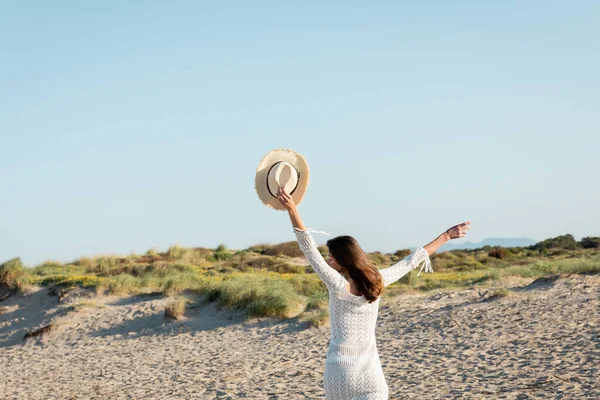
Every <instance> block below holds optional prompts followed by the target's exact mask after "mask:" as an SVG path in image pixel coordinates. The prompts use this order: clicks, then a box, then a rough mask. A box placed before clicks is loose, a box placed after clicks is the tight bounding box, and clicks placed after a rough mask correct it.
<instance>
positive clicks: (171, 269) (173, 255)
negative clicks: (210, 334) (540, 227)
mask: <svg viewBox="0 0 600 400" xmlns="http://www.w3.org/2000/svg"><path fill="white" fill-rule="evenodd" d="M407 253H408V251H407V250H398V251H397V252H395V253H390V254H384V253H380V252H373V253H369V258H370V259H371V260H372V261H373V263H374V265H376V267H378V268H385V267H388V266H391V265H393V264H394V263H395V262H397V261H399V260H401V259H402V257H405V256H406V255H407ZM299 255H301V253H299V248H298V247H297V243H294V242H286V243H282V244H280V245H256V246H252V247H250V248H248V249H244V250H238V251H234V250H229V249H228V248H227V247H226V246H225V245H219V246H218V247H217V248H215V249H208V248H185V247H181V246H171V247H169V248H168V249H167V251H165V252H158V251H156V250H155V249H152V250H149V251H148V252H146V253H145V254H144V255H136V254H130V255H127V256H119V255H99V256H95V257H82V258H79V259H77V260H74V261H73V262H71V263H60V262H58V261H47V262H44V263H42V264H40V265H37V266H35V267H33V268H28V267H25V266H24V265H23V264H22V262H21V260H20V259H18V258H15V259H12V260H8V261H6V262H4V263H3V264H1V265H0V284H1V285H4V286H5V287H8V288H9V289H11V290H16V291H19V290H23V288H25V287H27V286H30V285H38V286H52V287H54V288H63V289H68V288H73V287H82V288H90V289H93V290H95V291H96V292H97V293H99V294H111V295H120V296H124V295H135V294H144V293H162V294H163V295H164V296H166V297H172V298H173V303H177V304H179V303H180V302H181V300H180V298H179V296H181V295H182V294H185V293H193V294H197V295H202V296H204V297H205V298H206V299H207V300H208V301H213V302H217V303H218V304H219V305H221V306H224V307H228V308H232V309H238V310H242V311H245V312H246V313H247V315H248V316H250V317H265V316H266V317H279V318H286V317H290V316H293V315H297V314H298V310H303V311H304V312H305V313H307V315H308V314H310V316H311V318H313V317H314V318H317V319H324V316H323V315H324V313H325V312H326V311H327V303H328V293H327V290H326V288H325V286H324V285H323V283H322V282H321V281H320V279H319V278H318V277H317V275H316V274H315V273H314V272H312V269H311V268H310V266H309V265H308V263H307V262H306V260H305V259H304V258H301V257H300V256H299ZM431 259H432V265H433V269H434V271H435V273H434V274H428V273H422V274H421V275H420V276H417V272H416V271H412V272H410V273H409V274H407V275H406V276H404V277H403V278H402V279H400V280H399V281H398V282H396V283H395V284H393V285H391V286H390V287H388V288H386V290H385V293H389V294H390V295H392V294H399V293H405V292H412V291H431V290H437V289H452V288H462V287H471V286H486V285H490V286H494V285H495V286H498V285H499V284H501V283H502V282H503V281H504V280H507V278H510V277H518V278H532V279H535V278H539V277H544V276H548V275H555V274H598V273H600V249H597V248H595V249H582V248H577V249H554V250H553V249H543V251H542V250H539V251H538V250H533V249H531V248H510V249H504V248H502V249H499V248H491V249H479V250H471V251H457V250H455V251H451V252H445V253H440V254H434V255H433V256H432V257H431ZM498 297H499V296H498ZM318 315H320V316H318ZM317 325H318V324H317Z"/></svg>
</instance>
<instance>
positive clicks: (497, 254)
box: [488, 247, 511, 260]
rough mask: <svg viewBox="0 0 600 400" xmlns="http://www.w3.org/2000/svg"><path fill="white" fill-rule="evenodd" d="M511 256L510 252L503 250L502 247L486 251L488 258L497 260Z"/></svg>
mask: <svg viewBox="0 0 600 400" xmlns="http://www.w3.org/2000/svg"><path fill="white" fill-rule="evenodd" d="M510 255H511V253H510V250H508V249H505V248H503V247H494V248H493V249H490V250H489V251H488V256H489V257H494V258H497V259H499V260H504V259H506V258H508V257H509V256H510Z"/></svg>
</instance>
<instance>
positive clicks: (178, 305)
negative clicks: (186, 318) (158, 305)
mask: <svg viewBox="0 0 600 400" xmlns="http://www.w3.org/2000/svg"><path fill="white" fill-rule="evenodd" d="M188 302H189V300H188V299H186V298H184V297H180V298H178V299H175V300H173V301H171V302H169V304H167V307H166V308H165V316H164V317H165V318H167V319H181V318H183V315H184V314H185V306H186V305H187V303H188Z"/></svg>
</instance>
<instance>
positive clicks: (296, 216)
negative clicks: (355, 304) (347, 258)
mask: <svg viewBox="0 0 600 400" xmlns="http://www.w3.org/2000/svg"><path fill="white" fill-rule="evenodd" d="M277 198H278V199H279V201H280V202H281V204H282V205H283V206H284V207H285V208H286V210H287V211H288V215H289V217H290V221H291V222H292V226H293V227H294V233H295V234H296V239H297V240H298V244H299V245H300V250H302V253H304V255H305V256H306V259H307V260H308V262H309V263H310V266H311V267H312V269H313V270H314V271H315V272H316V273H317V275H318V276H319V278H321V280H322V281H323V283H325V286H327V289H328V290H329V291H332V292H337V291H338V290H341V289H343V288H344V287H346V285H347V284H348V281H346V279H345V278H344V277H343V276H342V275H340V274H339V273H338V272H337V271H336V270H335V269H333V268H331V267H330V266H329V264H327V262H326V261H325V259H324V258H323V256H322V255H321V252H319V249H318V248H317V244H316V243H315V241H314V240H313V238H312V236H311V235H310V233H309V232H308V230H307V229H306V226H305V225H304V223H303V222H302V218H300V213H299V212H298V209H297V208H296V204H295V203H294V200H293V199H292V197H291V196H290V195H289V194H287V193H286V192H285V191H284V190H282V189H279V191H278V192H277Z"/></svg>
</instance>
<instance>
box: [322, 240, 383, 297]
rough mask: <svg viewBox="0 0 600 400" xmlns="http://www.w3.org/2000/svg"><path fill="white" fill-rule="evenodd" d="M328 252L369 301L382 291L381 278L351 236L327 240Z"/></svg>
mask: <svg viewBox="0 0 600 400" xmlns="http://www.w3.org/2000/svg"><path fill="white" fill-rule="evenodd" d="M327 247H328V248H329V254H330V255H331V256H332V257H333V258H334V259H335V261H337V263H338V264H339V265H340V266H341V267H343V268H344V269H345V270H346V271H348V275H350V277H351V278H352V280H353V281H354V283H355V284H356V286H357V287H358V290H360V293H361V294H362V295H363V296H365V298H366V299H367V300H368V301H369V303H372V302H374V301H375V300H377V298H378V297H379V296H380V295H381V292H382V291H383V279H382V278H381V274H380V273H379V271H378V270H377V269H376V268H375V267H374V266H373V264H371V262H370V261H369V259H368V258H367V255H366V254H365V252H364V251H363V249H361V247H360V246H359V245H358V242H357V241H356V239H354V238H353V237H352V236H338V237H335V238H333V239H330V240H328V241H327Z"/></svg>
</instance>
